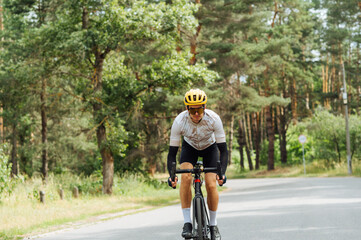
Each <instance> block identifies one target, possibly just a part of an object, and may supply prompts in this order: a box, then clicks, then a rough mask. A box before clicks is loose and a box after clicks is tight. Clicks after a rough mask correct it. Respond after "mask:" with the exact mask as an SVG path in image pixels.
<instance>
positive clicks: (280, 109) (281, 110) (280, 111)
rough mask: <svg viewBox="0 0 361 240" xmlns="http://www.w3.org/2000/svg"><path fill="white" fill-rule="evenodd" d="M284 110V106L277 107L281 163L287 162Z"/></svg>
mask: <svg viewBox="0 0 361 240" xmlns="http://www.w3.org/2000/svg"><path fill="white" fill-rule="evenodd" d="M286 111H287V109H286V108H284V107H280V106H278V107H277V126H278V134H279V140H280V153H281V163H283V164H286V163H287V139H286V133H287V123H286Z"/></svg>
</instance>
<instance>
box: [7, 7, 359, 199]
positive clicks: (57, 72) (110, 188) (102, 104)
mask: <svg viewBox="0 0 361 240" xmlns="http://www.w3.org/2000/svg"><path fill="white" fill-rule="evenodd" d="M0 7H1V8H0V29H1V31H0V49H1V52H0V104H1V112H0V113H1V115H0V134H1V135H0V141H1V146H0V174H1V175H0V184H1V186H0V196H1V197H0V200H1V199H4V198H7V197H8V196H10V195H11V193H13V192H15V190H14V189H16V187H17V186H18V185H19V184H24V182H26V181H31V180H32V179H33V180H34V179H37V178H40V177H41V179H42V184H45V185H46V184H47V183H49V179H50V180H51V181H53V179H54V176H60V178H61V176H63V177H64V176H65V175H66V176H70V175H71V176H83V177H84V178H87V179H88V180H89V179H91V180H90V181H87V182H86V183H84V182H81V181H79V182H77V180H74V179H73V178H71V179H73V180H72V183H69V184H68V185H67V186H66V187H67V188H69V189H71V187H74V186H75V185H76V186H78V187H79V188H80V190H81V192H82V193H83V194H93V193H94V194H99V193H103V194H108V195H111V194H113V193H119V189H118V188H117V189H114V186H116V185H117V182H116V181H115V180H114V179H115V178H120V179H121V178H122V177H124V176H130V175H132V174H135V175H137V174H140V175H141V176H143V177H144V178H147V179H150V180H149V181H150V182H152V180H151V178H149V176H154V175H155V174H157V173H165V172H166V156H167V151H168V141H169V133H170V128H171V124H172V122H173V120H174V118H175V117H176V116H177V114H178V113H180V112H181V111H183V110H184V109H185V108H184V106H183V96H184V94H185V92H186V91H187V90H189V89H190V88H201V89H203V90H205V92H206V93H207V95H208V98H209V102H208V104H207V108H209V109H212V110H214V111H215V112H217V113H218V114H219V115H220V116H221V119H222V120H223V124H224V128H225V131H226V134H227V143H228V146H229V156H230V157H229V159H230V161H229V162H230V165H231V166H233V168H234V169H236V172H238V173H242V172H248V171H254V170H264V169H266V170H267V171H273V170H274V169H275V168H276V167H277V166H280V167H281V166H290V167H292V166H298V165H302V145H301V144H300V143H299V141H298V137H299V135H301V134H303V135H305V136H307V142H306V143H305V145H304V148H305V159H306V161H307V165H308V166H313V167H314V169H318V170H319V171H322V170H329V169H336V168H341V169H342V171H344V172H345V173H346V172H347V167H346V164H345V163H346V159H347V158H346V131H345V103H346V102H344V100H343V96H345V95H344V94H345V93H347V106H348V115H349V133H350V139H351V141H350V142H351V146H350V151H351V159H352V173H353V174H354V175H360V173H361V168H360V159H361V149H360V148H358V146H359V145H360V143H361V118H360V116H359V113H360V96H361V87H360V81H361V79H360V76H359V75H360V63H361V49H360V44H361V2H359V1H357V0H263V1H259V0H243V1H232V0H209V1H201V0H194V1H188V0H165V1H162V0H154V1H135V0H103V1H97V0H81V1H79V0H67V1H63V0H1V1H0ZM343 67H344V69H345V71H344V72H343ZM343 79H345V82H346V86H347V87H346V89H345V88H344V86H343ZM178 155H179V154H178ZM318 170H317V171H318ZM59 185H63V187H64V185H65V183H59ZM64 188H65V187H64ZM36 191H37V190H32V191H30V192H31V193H30V194H28V197H29V198H35V199H36V198H39V196H38V194H37V193H36Z"/></svg>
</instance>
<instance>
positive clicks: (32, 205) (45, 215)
mask: <svg viewBox="0 0 361 240" xmlns="http://www.w3.org/2000/svg"><path fill="white" fill-rule="evenodd" d="M94 182H97V181H96V179H93V178H87V177H79V176H72V175H70V174H67V175H66V176H51V177H50V179H49V182H48V184H46V185H43V184H42V182H41V179H40V178H33V179H29V180H24V181H21V182H19V183H17V184H16V187H15V188H14V189H13V192H12V194H11V195H7V196H5V197H4V196H3V197H2V199H1V202H0V216H1V218H0V239H4V240H9V239H23V238H24V237H27V236H31V235H37V234H41V233H45V232H48V231H55V230H57V229H60V228H65V227H69V226H71V225H72V224H74V223H75V222H79V221H82V222H88V221H99V218H97V217H96V216H99V215H103V218H111V217H113V216H117V215H116V214H115V215H112V214H114V213H119V212H125V211H129V210H140V209H145V208H148V209H149V208H154V207H159V206H165V205H168V204H170V203H174V202H176V201H177V200H178V198H179V193H178V191H174V190H173V191H172V189H170V188H169V187H168V186H167V185H166V183H164V182H163V181H159V180H154V179H147V178H144V177H142V176H127V177H123V178H115V180H114V187H113V195H112V196H107V195H106V196H104V195H102V194H101V192H99V189H101V186H100V188H99V184H94ZM92 184H93V185H92ZM73 186H77V187H78V188H79V190H81V191H80V196H79V198H74V197H73V195H72V187H73ZM59 188H62V189H63V190H64V192H65V197H64V199H63V200H61V199H60V195H59V194H58V191H59ZM40 190H42V191H44V192H45V204H43V203H40V201H39V194H38V192H39V191H40Z"/></svg>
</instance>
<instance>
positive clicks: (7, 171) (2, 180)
mask: <svg viewBox="0 0 361 240" xmlns="http://www.w3.org/2000/svg"><path fill="white" fill-rule="evenodd" d="M4 149H5V146H0V199H1V197H2V196H3V194H6V193H11V189H12V187H11V164H10V163H8V156H7V155H6V154H5V151H4Z"/></svg>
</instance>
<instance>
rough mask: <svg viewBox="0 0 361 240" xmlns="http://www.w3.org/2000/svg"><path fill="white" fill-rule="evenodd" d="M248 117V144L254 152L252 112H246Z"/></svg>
mask: <svg viewBox="0 0 361 240" xmlns="http://www.w3.org/2000/svg"><path fill="white" fill-rule="evenodd" d="M246 117H247V133H248V136H247V139H248V141H247V142H248V146H249V150H250V151H251V152H252V151H253V138H252V124H251V114H250V113H247V114H246Z"/></svg>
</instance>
